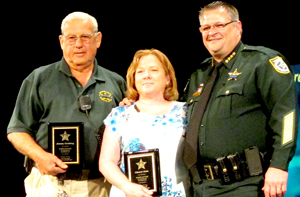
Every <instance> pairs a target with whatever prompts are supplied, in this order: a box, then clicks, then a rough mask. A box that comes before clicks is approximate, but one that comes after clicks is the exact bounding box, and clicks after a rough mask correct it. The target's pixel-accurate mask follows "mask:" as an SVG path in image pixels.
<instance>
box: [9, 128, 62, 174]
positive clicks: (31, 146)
mask: <svg viewBox="0 0 300 197" xmlns="http://www.w3.org/2000/svg"><path fill="white" fill-rule="evenodd" d="M7 138H8V140H9V141H10V142H11V143H12V144H13V145H14V147H15V148H16V149H17V150H18V151H19V152H20V153H22V154H23V155H26V156H28V157H29V158H31V159H32V160H33V161H34V162H35V163H36V164H37V167H38V169H39V171H40V172H41V173H42V174H49V175H57V174H59V173H64V172H66V170H67V168H68V166H67V165H66V164H65V163H64V162H63V161H62V160H60V159H58V158H57V157H56V156H55V155H53V154H51V153H48V152H46V151H45V150H44V149H42V147H41V146H39V145H38V144H37V143H36V142H35V141H34V139H33V138H32V137H31V136H30V135H29V134H28V133H23V132H15V133H10V134H8V135H7Z"/></svg>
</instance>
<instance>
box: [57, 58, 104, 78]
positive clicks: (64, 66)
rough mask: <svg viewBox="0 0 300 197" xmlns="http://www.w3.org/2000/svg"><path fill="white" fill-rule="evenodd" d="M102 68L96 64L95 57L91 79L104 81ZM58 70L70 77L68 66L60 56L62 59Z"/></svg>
mask: <svg viewBox="0 0 300 197" xmlns="http://www.w3.org/2000/svg"><path fill="white" fill-rule="evenodd" d="M103 69H104V68H102V67H101V66H99V65H98V61H97V59H95V65H94V70H93V75H92V77H91V79H92V80H93V79H94V80H98V81H105V76H104V72H103V71H104V70H103ZM59 71H61V72H62V73H64V74H65V75H67V76H69V77H72V73H71V71H70V67H69V65H68V63H67V62H66V60H65V59H64V58H62V60H61V64H60V66H59Z"/></svg>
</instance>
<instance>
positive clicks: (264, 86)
mask: <svg viewBox="0 0 300 197" xmlns="http://www.w3.org/2000/svg"><path fill="white" fill-rule="evenodd" d="M199 19H200V25H201V27H200V32H201V33H202V39H203V43H204V45H205V47H206V48H207V50H208V51H209V53H210V54H211V55H212V58H208V59H206V60H205V61H204V62H203V63H202V64H201V66H200V67H199V69H198V70H197V71H196V72H195V73H193V74H192V76H191V78H190V81H189V85H188V86H187V88H186V91H185V95H184V97H185V99H186V100H187V106H188V116H189V127H188V131H187V134H186V143H185V148H184V154H183V158H184V162H185V164H186V166H187V168H188V169H189V171H190V174H191V180H192V181H191V186H192V188H193V189H192V192H193V196H251V197H253V196H262V195H265V196H276V195H277V196H282V195H284V194H285V192H286V189H287V178H288V173H287V168H288V164H289V161H290V160H291V158H292V157H293V155H294V152H295V142H296V140H295V139H296V128H298V126H297V124H298V123H297V107H296V92H295V86H294V83H293V76H292V74H291V73H290V68H289V65H288V62H287V60H286V59H285V58H284V57H283V56H282V55H281V54H280V53H279V52H277V51H274V50H271V49H268V48H265V47H257V46H249V45H245V44H243V43H242V42H241V35H242V23H241V21H240V20H239V15H238V11H237V10H236V8H235V7H234V6H232V5H230V4H228V3H225V2H220V1H218V2H213V3H211V4H209V5H207V6H205V7H204V8H203V9H202V10H201V11H200V15H199ZM261 156H263V158H261ZM263 191H264V192H263Z"/></svg>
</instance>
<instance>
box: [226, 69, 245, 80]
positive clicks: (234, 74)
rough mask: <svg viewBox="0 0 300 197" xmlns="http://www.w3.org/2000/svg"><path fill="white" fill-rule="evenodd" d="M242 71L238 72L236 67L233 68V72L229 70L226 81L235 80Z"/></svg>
mask: <svg viewBox="0 0 300 197" xmlns="http://www.w3.org/2000/svg"><path fill="white" fill-rule="evenodd" d="M241 74H242V73H239V72H238V70H237V69H235V71H234V72H229V73H228V75H229V78H228V81H230V80H237V77H238V76H240V75H241Z"/></svg>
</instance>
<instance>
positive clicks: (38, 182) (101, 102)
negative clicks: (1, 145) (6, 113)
mask: <svg viewBox="0 0 300 197" xmlns="http://www.w3.org/2000/svg"><path fill="white" fill-rule="evenodd" d="M61 30H62V35H60V36H59V41H60V45H61V49H62V51H63V58H62V59H61V60H60V61H59V62H56V63H53V64H51V65H47V66H43V67H40V68H38V69H36V70H34V71H33V72H32V73H31V74H30V75H29V76H28V77H27V78H26V79H25V80H24V81H23V84H22V87H21V89H20V92H19V95H18V98H17V102H16V106H15V109H14V112H13V115H12V117H11V120H10V123H9V125H8V130H7V133H8V136H7V137H8V139H9V141H10V142H11V143H12V144H13V145H14V147H15V148H16V149H17V150H18V151H19V152H20V153H22V154H24V155H25V156H27V157H29V158H30V159H31V160H32V161H33V164H32V166H33V167H32V170H31V173H30V175H29V176H28V177H27V178H26V180H25V188H26V193H27V195H28V196H57V195H65V194H67V195H72V196H108V192H109V188H110V185H109V184H108V183H107V182H105V181H104V178H103V176H102V175H101V174H100V173H99V172H98V166H97V164H98V155H99V150H98V149H99V143H100V142H98V141H99V136H101V134H102V132H103V131H102V130H101V128H102V127H101V125H102V122H103V120H104V118H105V117H106V116H107V115H108V114H109V112H110V111H111V109H112V108H113V107H115V106H116V105H117V104H118V103H119V102H120V101H121V100H122V98H123V97H124V92H125V89H126V84H125V81H124V79H123V78H122V77H121V76H119V75H118V74H116V73H114V72H111V71H109V70H107V69H105V68H103V67H100V66H99V65H98V63H97V60H96V59H95V56H96V52H97V49H98V48H99V47H100V44H101V39H102V34H101V32H98V24H97V21H96V19H95V18H94V17H92V16H90V15H88V14H86V13H82V12H74V13H71V14H69V15H68V16H67V17H66V18H65V19H64V20H63V21H62V25H61ZM80 98H84V99H85V100H83V103H82V105H85V104H86V105H87V106H89V107H87V106H81V108H82V107H83V108H82V109H80V104H79V105H78V103H80V102H79V100H80ZM89 100H90V101H89ZM84 107H87V108H84ZM90 107H91V109H89V108H90ZM82 110H83V111H82ZM57 122H60V123H67V124H68V123H69V124H71V125H72V123H74V122H82V123H83V128H84V129H83V131H84V132H83V135H82V137H83V140H82V141H81V144H80V146H81V147H83V148H82V152H83V153H82V158H83V159H82V160H81V161H80V166H81V167H80V169H78V168H76V170H75V171H74V170H72V172H70V171H69V170H68V169H70V168H71V164H70V165H66V164H65V162H63V161H62V159H61V158H59V157H58V156H56V155H54V154H52V153H49V152H48V148H49V146H50V145H49V144H48V123H57ZM95 136H98V139H97V138H96V137H95ZM61 174H63V175H64V176H60V177H62V178H60V184H58V179H57V176H58V175H61Z"/></svg>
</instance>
